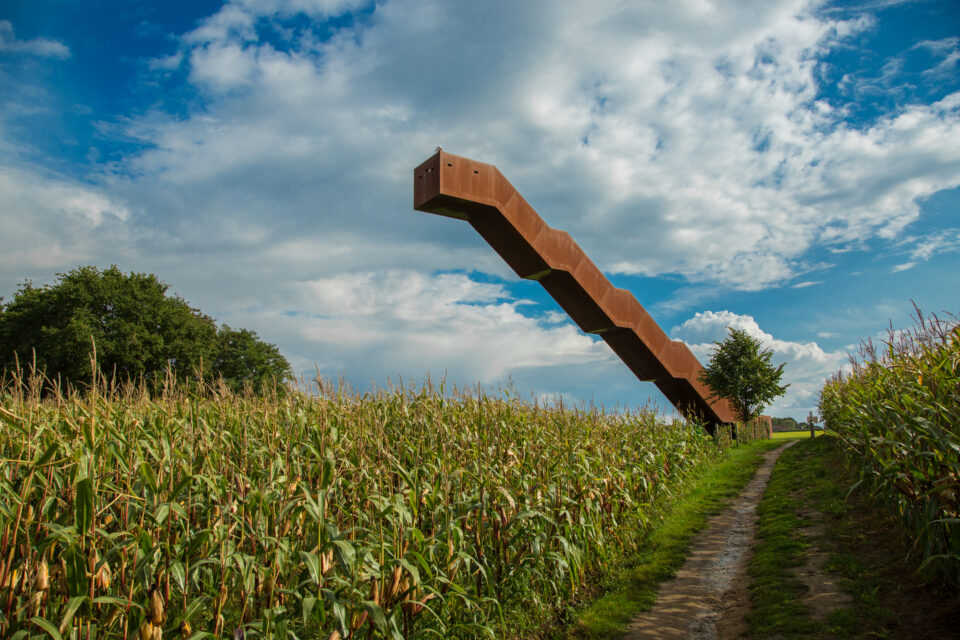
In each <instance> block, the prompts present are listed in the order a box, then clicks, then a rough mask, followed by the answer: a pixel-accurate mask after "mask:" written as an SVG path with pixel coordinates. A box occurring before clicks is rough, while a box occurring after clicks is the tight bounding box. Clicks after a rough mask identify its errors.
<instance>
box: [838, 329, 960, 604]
mask: <svg viewBox="0 0 960 640" xmlns="http://www.w3.org/2000/svg"><path fill="white" fill-rule="evenodd" d="M851 364H852V370H851V371H850V372H849V373H847V374H845V375H842V374H838V375H836V376H835V377H834V378H833V379H831V380H830V381H828V382H827V384H826V385H825V386H824V388H823V391H822V392H821V397H820V413H821V415H822V416H823V419H824V421H825V423H826V426H827V428H828V429H829V430H831V431H833V432H835V433H836V434H837V435H838V436H839V441H840V442H841V444H842V445H843V446H845V447H846V449H847V450H848V451H849V452H850V453H852V454H853V455H852V456H851V459H852V460H854V461H856V463H857V464H858V465H859V466H860V472H861V476H862V478H863V480H865V481H867V483H868V486H870V487H872V489H873V490H874V491H875V492H876V493H877V494H878V495H879V496H881V497H882V498H883V499H884V500H885V501H886V502H888V503H889V504H891V505H892V506H893V509H894V510H895V512H896V513H897V515H898V516H899V517H900V519H901V521H902V522H903V525H904V527H905V529H906V531H907V532H908V533H909V535H910V537H911V539H912V540H913V551H914V552H915V553H916V554H918V556H919V558H920V559H921V561H922V563H921V566H922V568H924V569H925V570H927V571H929V572H930V573H931V574H932V575H935V576H938V577H940V578H943V579H945V580H946V581H947V582H948V583H951V584H953V585H954V586H960V325H958V324H957V323H956V322H946V321H943V320H940V319H938V318H937V317H935V316H934V317H931V318H925V317H924V316H923V315H922V314H921V313H920V312H919V310H918V311H917V323H916V325H915V327H913V328H912V329H911V330H908V331H905V332H893V331H891V332H890V334H889V338H888V340H887V341H885V342H884V343H882V344H881V345H879V346H878V345H876V344H874V343H873V342H872V341H868V342H865V343H864V344H862V345H861V348H860V353H859V357H854V358H852V363H851Z"/></svg>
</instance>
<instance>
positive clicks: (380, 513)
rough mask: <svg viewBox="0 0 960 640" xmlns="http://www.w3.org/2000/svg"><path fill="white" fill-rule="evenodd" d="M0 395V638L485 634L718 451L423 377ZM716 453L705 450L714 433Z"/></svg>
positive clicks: (586, 568) (543, 599) (523, 613)
mask: <svg viewBox="0 0 960 640" xmlns="http://www.w3.org/2000/svg"><path fill="white" fill-rule="evenodd" d="M40 387H41V385H40V384H39V383H38V382H36V381H34V383H32V384H31V383H29V381H15V384H10V385H8V386H7V388H6V389H5V390H4V391H3V393H2V396H0V421H2V425H3V426H2V430H0V458H2V471H0V635H2V636H4V637H11V638H15V639H17V638H27V637H40V636H50V637H53V638H58V637H68V636H69V637H74V638H136V637H139V638H145V639H146V638H160V637H162V636H165V637H173V636H182V637H185V638H187V637H193V638H204V637H224V636H227V637H230V636H232V637H234V638H243V637H246V638H253V637H264V638H285V637H287V636H290V637H297V638H324V639H330V640H334V639H337V638H355V637H363V638H381V637H389V638H420V637H442V638H478V637H489V638H494V637H497V638H507V637H519V636H521V635H522V634H523V633H524V625H527V626H529V627H533V626H535V625H537V624H540V623H542V622H543V621H544V620H547V619H549V618H550V616H553V615H555V612H556V610H557V608H558V607H560V606H562V605H563V604H564V603H565V602H566V601H568V599H570V598H571V597H572V596H573V595H574V594H575V593H576V592H577V591H578V589H579V588H580V587H581V585H582V584H583V582H584V580H585V579H586V578H587V577H588V575H589V574H590V573H591V572H593V571H597V570H602V569H603V568H604V567H605V566H608V565H610V564H615V563H617V562H619V560H620V559H621V558H623V557H624V555H625V554H627V553H629V552H631V551H632V550H634V547H635V545H636V541H637V540H638V539H639V536H640V534H641V533H642V532H643V531H644V530H646V529H647V528H648V527H649V526H650V524H651V519H652V518H653V516H652V513H653V512H654V510H653V509H652V508H651V505H655V504H660V503H662V502H663V501H665V500H668V499H669V497H670V495H671V494H672V492H674V491H675V490H676V489H677V487H679V486H680V485H681V484H682V483H683V482H685V480H686V478H688V477H689V476H691V475H692V474H694V473H695V472H696V471H697V470H698V469H699V468H700V467H701V465H703V464H704V463H705V462H706V461H707V460H709V459H711V458H713V457H715V456H716V454H717V450H718V445H717V443H716V441H715V440H714V439H713V438H711V437H710V436H708V435H707V434H706V433H705V432H704V431H703V430H702V429H701V428H700V427H698V426H696V425H685V424H680V423H669V424H666V423H663V422H660V421H658V420H657V419H655V416H654V415H652V414H651V413H649V412H647V411H644V410H641V411H639V412H636V413H632V414H626V415H613V414H607V413H604V412H603V411H599V410H594V409H589V410H587V409H569V408H562V407H554V408H544V407H541V406H537V405H536V404H529V403H523V402H520V401H519V400H518V399H517V398H516V397H513V396H510V395H509V394H506V395H501V396H489V395H483V394H470V393H462V392H459V391H456V390H454V391H448V390H445V389H444V388H443V387H442V386H441V388H436V389H435V388H433V387H431V386H426V387H423V388H420V389H410V388H399V389H392V390H389V391H377V392H373V393H367V394H357V393H352V392H347V391H346V390H344V389H342V388H331V387H329V386H328V387H325V388H324V389H323V390H322V391H321V393H320V394H319V395H308V394H305V393H301V392H288V393H284V394H280V395H276V396H274V397H269V398H256V397H251V396H244V395H237V394H232V393H229V392H226V391H224V390H222V389H221V390H219V391H218V390H209V389H208V390H205V391H204V392H203V393H199V392H192V391H189V390H186V389H184V388H179V389H178V388H175V387H168V388H167V389H166V392H165V393H164V394H163V395H162V396H161V397H156V398H151V397H149V396H148V394H146V393H145V392H144V391H142V390H141V389H136V388H132V387H131V388H127V389H125V390H117V389H113V390H111V391H109V392H105V391H102V390H99V391H98V390H97V389H93V390H92V391H90V392H88V393H86V394H84V395H78V394H72V395H65V394H62V393H57V394H52V395H51V394H47V395H46V396H44V397H41V394H40V392H39V390H40ZM721 446H723V445H721Z"/></svg>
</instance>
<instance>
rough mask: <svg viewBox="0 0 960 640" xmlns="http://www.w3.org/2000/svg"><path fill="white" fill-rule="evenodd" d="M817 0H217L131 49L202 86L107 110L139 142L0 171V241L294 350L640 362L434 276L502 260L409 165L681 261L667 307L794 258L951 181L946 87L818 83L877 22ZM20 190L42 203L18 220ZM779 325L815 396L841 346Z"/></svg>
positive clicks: (632, 265)
mask: <svg viewBox="0 0 960 640" xmlns="http://www.w3.org/2000/svg"><path fill="white" fill-rule="evenodd" d="M819 6H820V5H819V3H816V2H808V0H771V1H770V2H764V3H755V2H750V1H747V0H742V1H737V0H725V1H718V2H714V3H699V2H691V3H685V4H676V3H656V2H637V3H627V4H624V3H621V2H613V1H610V2H594V3H589V4H588V3H582V2H576V1H572V0H571V1H567V2H560V1H555V0H549V1H547V0H542V1H539V2H536V1H530V2H522V3H472V4H471V3H450V2H444V1H441V0H418V1H417V2H414V1H413V0H394V1H392V2H387V3H381V4H379V5H376V6H375V7H373V9H372V11H365V14H364V16H363V17H362V19H357V20H355V21H350V20H346V21H343V23H342V24H343V25H346V26H341V27H337V28H336V29H335V31H334V33H333V34H332V35H331V36H329V37H326V36H324V37H321V36H320V35H318V33H319V32H321V31H322V29H318V30H316V31H315V30H313V29H311V28H309V25H308V26H307V27H305V28H300V26H302V24H303V22H304V21H302V20H292V21H291V20H290V18H291V16H293V15H294V13H295V12H298V11H304V12H306V13H308V14H309V16H311V17H312V18H313V19H314V20H315V21H316V22H318V23H319V22H322V21H323V20H324V19H326V18H327V17H329V16H336V15H339V14H340V13H342V12H344V11H349V10H351V9H354V8H356V7H363V8H364V9H365V10H366V9H368V8H369V6H368V5H367V4H365V3H357V2H352V1H351V2H340V1H339V0H330V1H324V0H317V1H316V2H308V1H307V0H298V1H297V2H295V3H280V2H277V1H274V0H249V1H242V2H232V3H227V4H226V5H224V6H223V7H221V8H220V9H219V10H218V11H217V13H215V14H214V15H212V16H210V17H209V18H207V19H206V20H203V21H201V22H200V23H199V24H198V25H197V27H196V29H194V30H193V31H191V32H189V33H186V34H183V35H182V37H181V40H180V42H179V43H178V44H177V48H176V50H175V51H171V52H170V54H169V55H168V56H165V57H159V58H156V59H155V60H154V61H153V62H152V63H149V62H148V64H151V65H152V69H154V70H157V71H171V70H174V69H179V68H182V69H183V70H184V71H185V72H186V77H187V78H188V82H189V83H191V85H192V86H191V87H190V88H191V89H195V90H196V92H197V93H198V94H199V99H198V100H197V102H196V103H191V104H190V105H189V108H187V109H185V110H184V112H180V111H178V112H176V113H169V114H167V113H164V112H163V111H161V110H159V107H157V108H154V109H151V110H148V111H145V112H141V113H137V114H131V115H129V116H128V117H124V118H119V119H118V120H117V122H115V123H113V124H114V125H115V126H116V127H117V128H122V137H124V138H125V139H126V140H129V139H130V138H132V139H133V140H135V141H139V142H142V143H143V144H142V145H141V146H139V147H138V149H139V150H138V151H131V152H129V153H128V154H127V155H125V156H123V157H117V156H114V157H115V159H114V160H113V161H112V162H110V163H109V164H106V165H102V166H104V167H106V168H105V170H104V173H103V174H102V175H99V176H93V178H94V179H95V182H96V184H95V186H85V185H81V184H78V183H75V182H72V181H70V180H67V179H53V178H49V177H45V176H41V175H39V174H37V173H35V172H34V173H31V171H30V170H29V169H28V168H22V169H21V170H20V174H18V175H16V176H12V177H11V176H7V178H8V180H7V182H6V183H3V184H4V185H5V186H4V187H3V188H4V189H7V192H10V190H11V189H13V188H14V187H13V186H11V185H13V183H14V182H15V181H16V180H20V181H21V182H22V183H23V184H26V185H28V186H29V187H30V188H29V193H30V194H32V195H29V196H23V198H24V202H28V206H27V205H24V206H21V207H19V208H14V207H12V205H11V204H10V202H11V201H9V200H4V199H3V198H2V192H0V203H2V204H0V206H2V207H5V208H4V209H3V210H2V215H3V216H4V217H3V218H2V224H4V225H5V227H6V229H4V231H5V232H6V230H7V229H13V231H12V232H11V233H10V234H7V235H5V239H4V240H2V241H0V242H6V243H7V244H6V245H4V246H3V247H2V248H3V249H4V250H9V251H10V252H13V251H24V252H27V253H24V254H23V256H24V257H23V259H22V261H20V262H17V261H16V260H14V258H12V257H10V256H14V255H15V254H13V253H6V254H5V256H6V258H5V259H9V260H11V261H12V262H9V263H7V264H17V265H19V266H18V268H20V269H22V270H24V271H27V270H29V269H30V268H34V267H33V266H31V265H35V268H37V269H41V268H42V269H57V268H59V269H64V268H71V267H73V266H76V264H77V263H79V262H82V261H94V262H97V263H98V264H101V265H102V264H109V263H110V262H113V261H116V262H118V263H120V264H121V266H122V267H124V268H126V269H131V268H136V269H139V270H146V271H151V272H155V273H158V274H160V276H161V277H162V278H163V279H165V280H167V281H169V282H171V283H173V284H174V285H175V286H174V288H175V289H176V290H177V291H178V292H179V293H181V294H183V295H185V297H187V298H188V299H189V300H190V301H191V302H192V303H193V304H195V305H196V306H199V307H200V308H203V309H204V310H205V311H208V312H209V313H213V314H215V315H217V316H218V319H219V320H221V321H228V322H230V323H231V324H237V325H238V326H249V327H251V328H255V329H257V330H258V331H260V332H261V333H262V334H263V335H265V337H267V338H268V339H270V340H271V341H274V342H278V343H280V344H281V346H282V347H283V348H284V351H285V353H288V354H290V355H291V357H293V358H294V359H295V360H296V361H297V362H298V363H299V364H300V365H302V367H303V368H309V366H310V363H312V362H314V361H317V362H320V363H327V364H328V365H329V366H331V367H332V366H336V367H341V368H342V369H343V370H346V371H351V372H357V373H356V375H357V376H358V377H361V378H362V376H363V375H370V376H377V377H381V378H382V376H383V375H386V374H389V373H393V372H397V371H400V370H404V371H414V372H420V371H421V370H426V369H427V368H433V367H440V368H441V369H443V368H449V369H450V370H451V371H456V372H457V375H461V376H462V377H463V379H471V380H473V379H482V380H493V379H497V377H498V376H505V375H510V374H514V375H516V374H517V372H518V371H521V370H524V369H530V370H538V371H540V373H539V374H538V375H540V376H542V382H540V383H538V388H539V389H551V390H563V389H569V388H571V385H573V384H575V383H576V384H580V383H583V381H584V380H595V382H596V385H597V388H607V389H609V388H612V387H614V386H616V385H623V387H622V388H630V385H633V384H635V382H634V381H632V378H630V376H629V373H628V372H625V367H623V366H622V365H621V364H620V363H618V362H615V361H612V360H610V359H609V352H608V351H605V350H604V349H605V347H604V346H603V345H600V344H599V343H597V342H595V341H594V340H592V339H591V338H588V337H585V336H581V335H579V334H577V333H576V331H575V330H574V329H573V328H572V326H571V325H570V324H569V322H561V321H560V320H561V319H560V318H558V317H557V315H556V314H553V315H550V316H548V317H546V318H528V317H526V316H524V315H523V314H521V313H519V311H518V309H519V307H518V305H520V304H521V301H515V300H510V299H508V298H506V297H505V296H504V294H503V291H502V290H500V289H497V287H496V286H493V285H485V284H483V283H480V282H477V281H476V280H477V279H479V278H473V279H472V278H470V277H468V276H464V275H459V276H451V275H450V274H446V275H441V276H430V275H428V274H429V273H430V272H434V271H450V270H456V269H477V270H479V271H481V272H483V273H485V274H493V275H495V276H501V277H510V278H512V277H513V275H512V273H511V272H509V270H508V268H507V267H505V266H504V264H503V262H502V260H500V258H499V257H498V256H497V255H496V254H494V253H493V252H492V251H491V250H490V249H489V247H487V246H486V244H485V243H484V242H483V241H482V240H481V239H480V238H478V237H477V235H476V233H475V232H474V231H473V230H472V229H471V228H470V227H469V226H468V225H466V224H464V223H462V222H457V221H453V220H447V219H441V218H436V217H433V216H428V215H425V214H419V213H414V212H412V211H411V203H410V200H411V193H410V192H411V173H412V169H413V167H414V166H416V165H417V164H419V163H420V162H421V161H422V160H424V159H425V158H426V157H427V156H428V155H429V154H430V153H431V152H432V150H433V149H434V147H435V146H436V145H438V144H440V145H442V146H443V147H444V148H445V149H447V150H449V151H452V152H454V153H460V154H463V155H467V156H472V157H475V158H477V159H479V160H483V161H488V162H492V163H495V164H497V165H498V166H499V167H500V168H501V170H502V171H503V173H504V174H505V175H506V176H507V177H508V178H509V179H510V180H511V181H512V182H513V183H514V184H515V185H516V186H517V187H518V188H519V190H520V191H521V192H522V193H523V194H524V195H525V196H526V197H527V198H528V200H529V201H530V202H531V203H532V204H533V206H534V207H535V208H537V210H538V211H539V212H540V213H541V214H542V215H543V216H544V218H546V220H547V221H548V223H549V224H551V225H552V226H555V227H558V228H561V229H566V230H568V231H570V233H571V234H572V236H573V237H574V238H575V239H576V240H577V242H579V243H580V244H581V246H583V248H584V249H585V250H586V252H587V254H588V255H590V256H591V257H592V258H593V259H594V260H595V261H596V262H597V263H598V264H599V265H600V266H601V268H603V269H605V270H607V271H608V272H616V273H628V274H644V275H651V276H660V275H664V274H671V275H672V276H673V277H676V278H678V279H680V278H682V279H685V280H686V282H687V283H688V284H689V286H685V287H682V288H681V289H680V290H678V292H677V294H676V295H675V296H674V297H673V298H672V299H670V300H667V301H665V302H663V303H661V304H660V305H658V307H659V308H661V309H664V310H668V311H675V310H677V309H686V308H691V307H696V306H700V307H701V308H702V305H704V304H706V303H707V302H708V301H711V300H713V299H714V298H715V297H716V296H717V295H718V294H717V291H718V290H722V289H723V288H724V287H727V288H729V287H732V288H737V289H743V290H759V289H763V288H768V287H772V286H777V285H781V284H784V283H788V282H790V281H791V280H792V279H794V278H797V277H798V276H801V275H802V274H806V273H809V272H810V271H811V265H810V264H809V260H810V258H809V255H810V250H811V249H812V248H813V247H818V248H825V249H827V250H830V251H837V252H842V251H848V250H851V249H855V248H857V247H860V246H863V245H864V244H866V243H870V242H879V243H883V242H887V241H896V240H897V239H898V238H899V237H901V236H902V234H903V233H904V229H906V228H908V227H909V225H910V224H911V223H912V222H913V221H915V220H916V219H917V216H918V215H919V211H920V209H919V207H920V205H919V203H920V202H921V201H922V200H923V199H924V198H925V197H927V196H929V195H931V194H933V193H936V192H937V191H940V190H943V189H949V188H953V187H956V186H957V185H960V145H957V144H956V142H955V141H956V140H958V139H960V93H955V94H952V95H949V96H947V97H945V98H944V99H943V100H941V101H940V102H937V103H935V104H926V105H924V104H916V105H912V106H907V107H904V108H902V109H899V110H897V111H893V112H890V113H888V114H886V115H883V116H881V117H878V118H876V119H875V120H874V121H872V122H870V123H867V124H866V125H864V126H861V127H854V126H852V125H850V124H849V123H847V122H846V121H845V120H844V119H843V118H844V116H845V113H844V106H843V105H842V104H836V103H828V102H827V101H825V100H824V99H821V97H820V93H819V89H820V83H822V82H824V80H823V76H822V74H821V73H819V71H818V58H820V57H822V56H823V55H824V54H826V53H827V52H829V51H831V50H832V49H834V48H836V47H838V46H848V44H849V42H851V41H852V40H850V39H849V37H850V36H852V35H855V34H858V33H861V32H863V31H864V30H866V29H868V28H871V26H872V22H871V20H870V19H869V18H859V19H854V20H841V19H839V18H836V17H833V16H836V15H839V14H826V15H824V14H820V13H818V12H817V9H818V7H819ZM292 23H297V25H299V26H296V28H294V26H292ZM338 24H340V23H338ZM2 29H3V27H2V26H0V37H2V38H3V42H4V43H7V42H8V41H10V42H13V40H11V38H12V37H13V36H12V27H11V28H10V29H9V30H8V32H9V34H10V35H9V36H7V35H4V34H6V33H7V32H4V31H2ZM278 33H281V34H282V35H281V36H278V35H277V34H278ZM279 40H282V42H280V41H279ZM30 42H34V41H30ZM944 46H946V45H944ZM944 55H948V54H944ZM943 59H944V60H945V59H946V58H943ZM938 64H939V63H938ZM174 75H175V74H174ZM161 104H162V103H161ZM0 125H2V123H0ZM0 133H2V132H0ZM0 137H4V136H0ZM0 143H3V144H9V143H8V142H7V141H0ZM11 154H13V152H11ZM11 175H12V174H11ZM0 177H2V176H0ZM120 203H123V204H120ZM131 212H136V213H137V215H132V213H131ZM24 216H33V218H32V219H33V220H36V222H35V223H33V222H31V223H30V224H27V225H25V226H24V228H23V229H20V228H19V226H17V227H16V229H14V226H15V225H19V222H20V220H21V219H22V218H23V217H24ZM91 229H96V233H95V234H93V233H92V232H90V230H91ZM72 230H75V232H73V231H72ZM944 247H946V245H944ZM918 248H919V247H918ZM941 250H947V248H943V249H941V248H939V247H935V248H933V249H931V250H930V251H931V255H933V254H934V253H936V252H937V251H941ZM31 252H32V253H31ZM37 252H40V253H37ZM39 255H44V256H46V258H45V260H40V259H39V258H38V257H37V256H39ZM31 256H33V257H31ZM922 259H925V258H924V257H923V256H922V255H918V256H917V257H916V258H915V260H922ZM5 273H6V272H5ZM25 275H29V274H25ZM812 283H813V281H808V282H800V283H798V284H796V285H795V286H798V287H799V286H812ZM491 286H492V287H493V288H491ZM531 286H536V285H531ZM338 287H339V288H338ZM406 291H409V292H410V293H409V297H408V298H405V297H404V296H403V295H401V292H406ZM338 292H343V297H338ZM478 296H479V297H478ZM483 296H488V297H486V298H484V297H483ZM424 310H428V311H429V313H423V311H424ZM286 312H289V313H286ZM418 314H419V315H418ZM431 314H432V315H431ZM415 316H416V320H413V319H412V318H414V317H415ZM447 325H449V326H447ZM687 329H689V330H692V328H691V327H687ZM757 330H758V331H759V328H757ZM718 337H722V335H721V336H718ZM790 345H793V346H790ZM778 348H779V349H780V351H779V352H778V353H781V354H783V357H785V358H786V357H789V358H792V360H791V362H794V363H796V364H797V367H796V370H797V371H799V372H801V373H799V374H797V375H799V376H800V378H799V380H800V382H795V386H794V387H792V388H791V394H793V395H792V396H790V397H791V398H794V399H793V400H790V402H791V403H794V404H797V403H801V402H806V401H807V400H802V399H801V398H800V395H798V394H799V393H800V392H801V391H802V390H803V389H807V390H808V391H809V389H812V386H809V385H808V387H809V388H808V387H802V385H806V384H807V383H806V382H802V381H803V380H807V379H809V380H813V378H815V377H816V376H817V375H820V374H821V373H822V369H823V368H824V367H826V366H827V364H828V363H834V362H835V360H836V354H835V353H829V352H823V351H822V350H819V351H817V350H818V349H819V347H817V346H816V344H815V343H803V342H784V343H783V344H782V345H780V346H779V347H778ZM805 349H806V351H805ZM544 354H551V355H550V356H549V357H547V356H546V355H544ZM599 354H606V356H605V358H607V359H604V358H600V356H599ZM596 358H600V359H596ZM807 366H809V371H810V373H809V375H807V374H803V373H802V372H803V371H806V369H804V367H807ZM831 366H832V364H831ZM817 367H819V368H817ZM791 368H793V367H792V365H791ZM544 371H549V372H550V373H544ZM813 372H815V373H813ZM594 374H595V375H594ZM789 375H794V374H792V373H791V374H789ZM804 375H807V377H806V378H804V377H803V376H804ZM551 376H552V377H551ZM361 381H363V380H361ZM612 381H616V382H615V383H614V382H612ZM812 384H813V383H812V382H810V385H812ZM777 406H779V405H777ZM791 406H793V405H791ZM798 406H810V405H802V404H801V405H798Z"/></svg>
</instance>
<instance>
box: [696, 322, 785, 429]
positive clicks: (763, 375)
mask: <svg viewBox="0 0 960 640" xmlns="http://www.w3.org/2000/svg"><path fill="white" fill-rule="evenodd" d="M729 330H730V334H729V335H728V336H727V337H726V338H725V339H724V340H723V342H715V343H714V344H715V345H717V348H716V349H715V350H714V352H713V355H712V356H711V357H710V362H709V363H708V364H707V366H705V367H704V368H703V371H701V372H700V376H699V379H700V382H703V383H704V384H706V385H708V386H709V387H710V388H711V389H712V390H713V393H714V397H721V398H726V399H727V400H729V401H730V404H731V405H732V406H733V410H734V411H735V412H736V413H737V418H738V419H739V420H740V421H741V422H743V423H747V422H749V421H750V420H752V419H753V418H756V417H758V416H759V415H760V414H761V413H763V410H764V408H765V407H766V406H767V404H769V403H770V402H771V401H772V400H773V399H774V398H776V397H778V396H782V395H783V393H784V391H786V389H787V387H789V386H790V385H788V384H786V385H781V384H780V378H781V377H782V376H783V365H782V364H781V365H780V366H777V367H775V366H773V365H772V364H770V358H771V357H772V356H773V352H772V351H770V350H769V349H763V348H761V344H760V341H759V340H757V339H756V338H753V337H751V336H750V335H749V334H747V332H746V331H741V330H740V329H734V328H733V327H729Z"/></svg>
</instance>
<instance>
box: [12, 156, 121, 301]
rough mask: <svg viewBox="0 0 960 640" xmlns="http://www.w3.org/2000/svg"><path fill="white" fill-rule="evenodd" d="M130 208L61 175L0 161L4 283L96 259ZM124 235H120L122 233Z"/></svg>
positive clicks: (115, 238)
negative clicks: (0, 163)
mask: <svg viewBox="0 0 960 640" xmlns="http://www.w3.org/2000/svg"><path fill="white" fill-rule="evenodd" d="M129 217H130V211H129V210H128V209H127V208H126V207H125V206H124V205H122V204H120V203H118V202H115V201H113V200H112V199H111V198H109V197H108V196H106V195H105V194H103V193H102V192H100V191H97V190H95V189H92V188H90V187H86V186H83V185H80V184H76V183H74V182H69V181H66V180H63V179H59V178H55V177H49V178H44V177H41V176H39V175H37V174H36V173H34V172H30V171H24V170H22V169H19V168H16V167H9V166H7V167H0V270H2V273H3V277H2V279H0V281H2V286H3V287H4V290H7V291H9V290H10V289H12V288H13V286H14V285H15V283H16V282H18V281H22V280H23V279H24V278H27V277H32V276H33V275H34V274H35V273H36V272H37V271H38V270H39V271H41V272H43V271H46V270H47V269H51V268H71V267H75V266H77V264H79V263H82V262H85V261H91V260H99V259H100V258H101V256H102V255H103V253H104V249H105V248H106V247H108V246H109V245H110V244H111V243H116V242H118V240H121V239H122V244H126V243H127V241H128V238H127V237H126V233H127V230H126V228H125V226H126V225H125V223H126V221H127V220H128V219H129ZM121 237H122V238H121Z"/></svg>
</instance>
